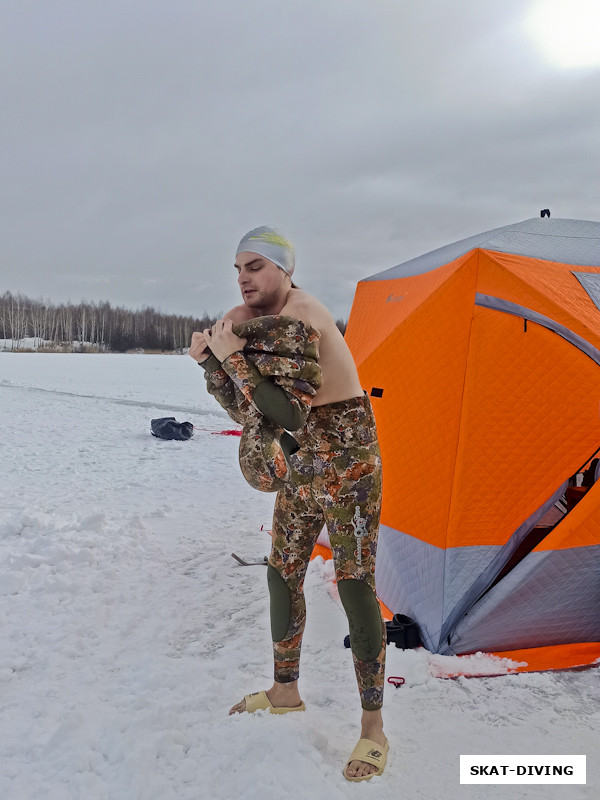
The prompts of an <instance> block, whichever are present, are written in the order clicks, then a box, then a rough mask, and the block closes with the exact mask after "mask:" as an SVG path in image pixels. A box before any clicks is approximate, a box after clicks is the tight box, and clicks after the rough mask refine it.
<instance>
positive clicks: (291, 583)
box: [268, 395, 386, 710]
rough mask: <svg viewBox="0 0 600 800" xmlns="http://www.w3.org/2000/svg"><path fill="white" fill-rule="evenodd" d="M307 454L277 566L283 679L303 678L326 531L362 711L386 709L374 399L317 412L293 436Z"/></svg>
mask: <svg viewBox="0 0 600 800" xmlns="http://www.w3.org/2000/svg"><path fill="white" fill-rule="evenodd" d="M293 435H294V438H295V439H296V440H297V442H298V444H299V445H300V449H299V450H298V451H297V452H296V453H295V454H293V455H292V456H291V457H290V459H289V461H290V466H291V467H292V470H291V473H292V474H291V478H290V480H289V481H288V482H287V483H286V485H285V486H284V488H283V489H281V490H280V491H279V492H278V494H277V499H276V501H275V511H274V517H273V549H272V552H271V556H270V559H269V570H268V572H269V589H270V595H271V630H272V638H273V649H274V655H275V680H276V681H278V682H280V683H286V682H289V681H293V680H297V679H298V675H299V661H300V646H301V641H302V634H303V631H304V623H305V618H306V606H305V601H304V593H303V584H304V578H305V575H306V569H307V567H308V564H309V561H310V556H311V553H312V550H313V547H314V545H315V543H316V541H317V539H318V536H319V533H320V532H321V529H322V527H323V524H324V523H326V524H327V529H328V532H329V539H330V543H331V548H332V551H333V557H334V563H335V571H336V578H337V585H338V589H339V593H340V598H341V600H342V603H343V605H344V608H345V610H346V613H347V615H348V621H349V624H350V643H351V648H352V656H353V660H354V667H355V672H356V678H357V682H358V688H359V692H360V697H361V705H362V707H363V708H364V709H367V710H374V709H378V708H380V707H381V705H382V701H383V681H384V667H385V643H386V635H385V625H384V623H383V621H382V618H381V612H380V608H379V603H378V601H377V598H376V596H375V554H376V549H377V535H378V530H379V515H380V507H381V456H380V452H379V444H378V441H377V431H376V427H375V420H374V416H373V411H372V409H371V404H370V401H369V398H368V397H367V396H366V395H364V396H363V397H357V398H353V399H352V400H347V401H343V402H340V403H332V404H330V405H325V406H317V407H314V408H313V409H312V410H311V412H310V415H309V417H308V421H307V423H306V425H305V426H304V428H302V429H300V430H298V431H294V434H293Z"/></svg>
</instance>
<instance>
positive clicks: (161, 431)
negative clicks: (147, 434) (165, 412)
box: [150, 417, 194, 442]
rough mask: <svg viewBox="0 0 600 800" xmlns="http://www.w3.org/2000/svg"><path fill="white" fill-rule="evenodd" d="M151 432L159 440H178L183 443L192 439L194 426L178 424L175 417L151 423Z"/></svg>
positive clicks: (187, 423)
mask: <svg viewBox="0 0 600 800" xmlns="http://www.w3.org/2000/svg"><path fill="white" fill-rule="evenodd" d="M150 431H151V433H152V435H153V436H157V437H158V438H159V439H177V440H178V441H180V442H183V441H185V440H186V439H191V438H192V436H193V435H194V426H193V425H192V423H191V422H177V420H176V419H175V417H160V418H159V419H153V420H152V421H151V422H150Z"/></svg>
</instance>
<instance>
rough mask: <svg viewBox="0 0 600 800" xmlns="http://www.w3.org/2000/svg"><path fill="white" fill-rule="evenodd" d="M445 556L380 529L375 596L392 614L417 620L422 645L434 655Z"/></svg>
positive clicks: (412, 539)
mask: <svg viewBox="0 0 600 800" xmlns="http://www.w3.org/2000/svg"><path fill="white" fill-rule="evenodd" d="M445 555H446V553H445V551H444V550H440V548H439V547H434V546H433V545H431V544H427V542H422V541H421V540H420V539H415V537H414V536H408V535H407V534H405V533H400V532H398V531H397V530H394V528H389V527H388V526H387V525H382V526H381V528H380V529H379V541H378V544H377V561H376V564H375V583H376V586H377V594H378V596H379V597H380V598H381V599H382V600H383V602H384V603H385V604H386V605H387V607H388V608H389V609H390V611H392V613H394V614H406V615H407V616H409V617H412V618H413V619H414V620H416V622H417V623H418V624H419V629H420V631H421V637H422V639H423V644H424V645H425V647H427V649H428V650H431V652H434V653H435V652H436V651H437V645H438V641H439V635H440V629H441V626H442V595H443V586H444V581H443V575H444V559H445Z"/></svg>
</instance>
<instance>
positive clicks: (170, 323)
mask: <svg viewBox="0 0 600 800" xmlns="http://www.w3.org/2000/svg"><path fill="white" fill-rule="evenodd" d="M221 316H222V314H221V313H219V314H217V315H214V316H210V315H209V314H207V312H206V311H205V312H204V314H203V316H202V317H200V318H197V317H196V318H195V317H183V316H177V315H175V314H163V313H162V312H160V311H157V310H156V309H154V308H142V309H140V310H137V311H132V310H130V309H127V308H121V307H116V308H113V307H112V306H111V305H110V303H107V302H101V303H88V302H85V301H84V302H82V303H79V304H77V305H75V304H73V303H71V302H68V303H61V304H59V305H55V304H53V303H50V302H47V301H44V300H31V299H30V298H28V297H25V296H23V295H22V294H12V293H11V292H5V293H4V294H3V295H0V339H10V340H12V346H13V348H14V349H19V348H20V347H21V346H22V345H21V343H22V342H23V340H24V339H29V338H32V339H34V340H35V346H36V347H40V346H42V345H45V344H46V343H48V345H49V346H50V348H52V349H67V350H73V349H75V350H83V349H88V348H93V349H96V350H98V351H100V352H116V353H124V352H126V351H127V350H159V351H172V350H183V349H184V348H186V347H189V344H190V339H191V338H192V333H193V331H202V330H204V328H209V327H211V325H214V323H215V322H216V320H217V319H219V318H220V317H221ZM336 325H337V326H338V328H339V329H340V331H341V332H342V334H343V333H345V331H346V321H345V320H343V319H338V320H336Z"/></svg>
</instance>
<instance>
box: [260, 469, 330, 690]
mask: <svg viewBox="0 0 600 800" xmlns="http://www.w3.org/2000/svg"><path fill="white" fill-rule="evenodd" d="M323 524H324V517H323V512H322V511H321V509H320V508H319V507H318V506H317V505H316V503H315V502H314V500H313V497H312V493H311V488H310V486H309V485H306V484H304V485H301V486H294V485H292V484H287V485H286V486H285V487H284V488H283V489H282V490H281V491H280V492H278V494H277V499H276V501H275V510H274V513H273V544H272V549H271V556H270V558H269V565H268V567H267V580H268V584H269V594H270V598H271V635H272V639H273V655H274V668H275V674H274V678H275V681H276V682H277V683H291V682H294V681H297V680H298V677H299V665H300V648H301V645H302V635H303V633H304V625H305V621H306V603H305V601H304V578H305V576H306V570H307V567H308V564H309V562H310V556H311V553H312V551H313V548H314V546H315V542H316V541H317V539H318V537H319V533H320V531H321V529H322V527H323Z"/></svg>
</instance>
